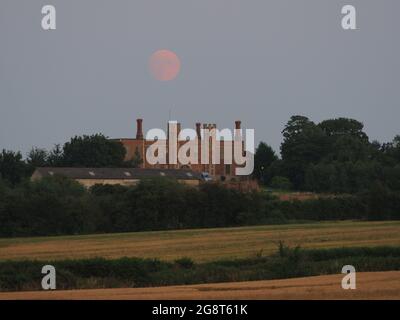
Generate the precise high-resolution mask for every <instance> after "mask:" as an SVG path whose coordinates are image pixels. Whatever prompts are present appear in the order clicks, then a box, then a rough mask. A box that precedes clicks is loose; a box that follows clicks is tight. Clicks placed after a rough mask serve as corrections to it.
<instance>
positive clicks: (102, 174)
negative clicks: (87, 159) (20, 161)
mask: <svg viewBox="0 0 400 320" xmlns="http://www.w3.org/2000/svg"><path fill="white" fill-rule="evenodd" d="M35 173H36V174H40V176H42V177H51V176H54V175H60V176H64V177H67V178H71V179H99V180H107V179H116V180H137V179H146V178H156V177H167V178H174V179H178V180H200V179H201V175H200V174H199V173H197V172H194V171H191V170H186V169H185V170H183V169H141V168H57V167H42V168H36V171H35Z"/></svg>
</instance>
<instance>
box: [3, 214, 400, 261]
mask: <svg viewBox="0 0 400 320" xmlns="http://www.w3.org/2000/svg"><path fill="white" fill-rule="evenodd" d="M279 240H283V241H285V243H286V244H288V245H291V246H296V245H300V246H301V247H303V248H334V247H359V246H367V247H371V246H384V245H394V246H398V245H400V221H397V222H390V221H385V222H352V221H345V222H321V223H312V224H297V225H279V226H256V227H243V228H222V229H202V230H181V231H161V232H140V233H125V234H104V235H88V236H68V237H45V238H16V239H0V260H22V259H51V260H53V259H54V260H57V259H77V258H93V257H105V258H119V257H124V256H126V257H143V258H159V259H162V260H169V261H170V260H174V259H177V258H181V257H184V256H185V257H190V258H192V259H193V260H195V261H198V262H204V261H212V260H221V259H233V258H248V257H251V256H255V255H256V254H257V253H260V252H261V251H262V254H263V255H269V254H271V253H273V252H275V251H276V248H277V243H278V241H279Z"/></svg>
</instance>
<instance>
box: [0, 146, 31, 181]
mask: <svg viewBox="0 0 400 320" xmlns="http://www.w3.org/2000/svg"><path fill="white" fill-rule="evenodd" d="M31 174H32V170H31V168H30V167H29V166H27V165H26V163H25V162H24V161H23V160H22V155H21V153H20V152H14V151H6V150H4V149H3V151H2V152H1V153H0V178H1V179H3V180H6V181H8V182H9V183H11V184H12V185H15V184H18V183H20V182H21V181H22V180H23V179H25V178H27V177H29V176H30V175H31Z"/></svg>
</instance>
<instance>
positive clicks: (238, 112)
mask: <svg viewBox="0 0 400 320" xmlns="http://www.w3.org/2000/svg"><path fill="white" fill-rule="evenodd" d="M46 4H53V5H55V7H56V9H57V30H56V31H50V32H49V31H43V30H42V29H41V18H42V15H41V8H42V6H43V5H46ZM345 4H353V5H354V6H356V8H357V18H358V20H357V23H358V28H359V30H357V31H344V30H342V29H341V24H340V21H341V14H340V10H341V7H342V6H343V5H345ZM399 15H400V1H398V0H380V1H377V0H347V1H336V0H291V1H288V0H274V1H268V0H134V1H131V0H125V1H124V0H113V1H111V0H109V1H105V0H84V1H77V0H68V1H65V0H64V1H61V0H45V1H39V0H24V1H22V0H1V2H0V149H2V148H6V149H13V150H21V151H22V152H23V153H24V155H25V154H26V152H27V151H28V150H29V149H30V148H31V147H32V146H38V147H45V148H51V147H52V145H53V144H55V143H64V142H65V141H67V140H68V139H69V138H70V137H71V136H73V135H76V134H89V133H97V132H102V133H104V134H106V135H108V136H110V137H113V138H117V137H134V135H135V119H136V118H137V117H143V118H144V127H145V129H146V130H147V129H150V128H154V127H161V128H164V127H165V123H166V121H167V120H168V114H169V110H170V109H172V118H173V119H174V120H179V121H181V122H182V125H183V127H194V123H195V122H197V121H201V122H211V123H217V124H218V126H219V127H228V126H229V127H233V122H234V120H237V119H241V120H242V121H243V125H244V126H245V127H248V128H254V129H256V140H257V141H259V140H264V141H266V142H268V143H269V144H271V145H272V146H273V147H274V148H275V149H276V150H279V144H280V142H281V139H282V137H281V133H280V132H281V130H282V128H283V126H284V124H285V123H286V121H287V120H288V118H289V117H290V116H291V115H293V114H303V115H306V116H309V117H310V118H311V119H312V120H314V121H317V122H318V121H320V120H322V119H326V118H331V117H340V116H344V117H354V118H356V119H358V120H361V121H363V122H364V124H365V127H366V131H367V133H368V135H369V136H370V138H371V139H378V140H380V141H389V140H391V139H392V138H393V137H394V135H396V134H400V126H399V124H398V123H399V119H400V104H399V102H400V99H399V98H400V86H399V85H400V60H399V57H400V40H399V39H400V38H399V31H400V16H399ZM163 48H166V49H170V50H172V51H174V52H176V54H177V55H178V56H179V57H180V59H181V61H182V71H181V73H180V75H179V77H178V78H177V79H176V80H175V81H172V82H168V83H165V82H157V81H156V80H154V79H153V78H152V77H151V76H150V75H149V72H148V68H147V63H148V58H149V56H150V55H151V54H152V53H153V52H154V51H156V50H158V49H163Z"/></svg>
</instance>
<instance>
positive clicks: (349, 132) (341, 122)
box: [318, 118, 368, 142]
mask: <svg viewBox="0 0 400 320" xmlns="http://www.w3.org/2000/svg"><path fill="white" fill-rule="evenodd" d="M318 126H319V127H320V128H321V129H322V130H323V131H324V132H325V133H326V135H327V136H328V137H338V136H344V135H345V136H352V137H355V138H358V139H360V140H362V141H364V142H368V136H367V134H366V133H365V132H364V131H363V129H364V125H363V124H362V123H361V122H360V121H357V120H354V119H348V118H338V119H329V120H325V121H322V122H321V123H319V124H318Z"/></svg>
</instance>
